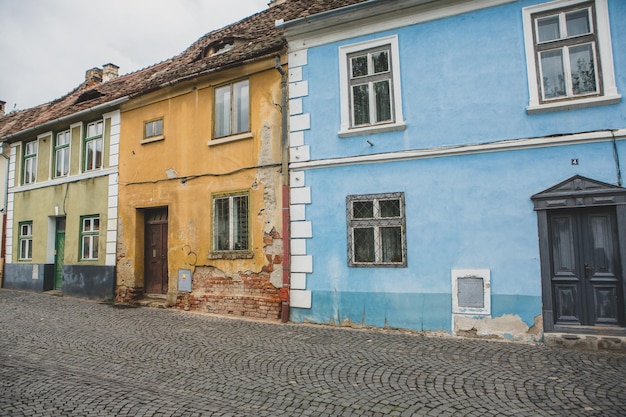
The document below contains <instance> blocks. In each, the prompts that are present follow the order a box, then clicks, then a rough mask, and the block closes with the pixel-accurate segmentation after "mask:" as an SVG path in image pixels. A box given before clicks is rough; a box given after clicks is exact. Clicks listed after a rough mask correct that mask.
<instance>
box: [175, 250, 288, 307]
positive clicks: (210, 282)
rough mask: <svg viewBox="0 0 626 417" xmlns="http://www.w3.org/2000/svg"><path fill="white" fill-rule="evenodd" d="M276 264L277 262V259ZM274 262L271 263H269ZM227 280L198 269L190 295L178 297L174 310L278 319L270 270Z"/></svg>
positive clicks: (276, 292) (214, 270)
mask: <svg viewBox="0 0 626 417" xmlns="http://www.w3.org/2000/svg"><path fill="white" fill-rule="evenodd" d="M277 260H279V259H277ZM272 261H274V259H272ZM267 266H268V265H266V266H265V267H264V268H263V271H262V272H258V273H257V272H251V271H247V272H241V273H237V274H236V276H235V277H227V276H225V275H224V273H223V272H222V271H220V270H218V269H217V268H214V267H198V268H196V270H195V272H194V274H193V283H192V292H191V293H190V294H185V293H180V294H178V298H177V307H179V308H185V309H189V310H195V311H203V312H208V313H215V314H223V315H234V316H244V317H257V318H272V319H277V318H280V311H281V309H280V306H281V304H280V296H279V288H276V287H274V286H273V285H272V284H271V283H270V273H271V271H269V270H268V269H271V266H272V264H269V266H270V268H267Z"/></svg>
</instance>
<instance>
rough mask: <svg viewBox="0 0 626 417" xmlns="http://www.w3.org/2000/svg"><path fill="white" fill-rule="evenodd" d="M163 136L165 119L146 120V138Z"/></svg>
mask: <svg viewBox="0 0 626 417" xmlns="http://www.w3.org/2000/svg"><path fill="white" fill-rule="evenodd" d="M159 136H163V119H158V120H152V121H150V122H146V123H145V126H144V138H145V139H153V138H156V137H159Z"/></svg>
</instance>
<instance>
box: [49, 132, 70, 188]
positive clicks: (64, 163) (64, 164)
mask: <svg viewBox="0 0 626 417" xmlns="http://www.w3.org/2000/svg"><path fill="white" fill-rule="evenodd" d="M63 136H65V137H67V143H64V144H61V145H59V137H63ZM71 143H72V131H71V129H68V130H64V131H63V132H58V133H57V134H56V135H55V136H54V164H53V166H52V169H53V175H52V177H53V178H59V177H67V175H68V174H69V172H70V145H71ZM59 154H61V156H63V155H64V154H67V158H59ZM59 161H61V169H62V170H63V171H64V172H63V173H61V174H59V173H58V172H59V170H58V168H59Z"/></svg>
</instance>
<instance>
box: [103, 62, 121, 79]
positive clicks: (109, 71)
mask: <svg viewBox="0 0 626 417" xmlns="http://www.w3.org/2000/svg"><path fill="white" fill-rule="evenodd" d="M119 69H120V67H118V66H117V65H115V64H111V63H108V64H104V65H103V66H102V82H105V83H106V82H107V81H111V80H112V79H114V78H117V76H118V70H119Z"/></svg>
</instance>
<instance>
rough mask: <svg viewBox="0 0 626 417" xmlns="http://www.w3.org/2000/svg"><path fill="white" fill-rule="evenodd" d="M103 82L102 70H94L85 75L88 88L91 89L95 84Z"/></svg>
mask: <svg viewBox="0 0 626 417" xmlns="http://www.w3.org/2000/svg"><path fill="white" fill-rule="evenodd" d="M101 82H102V70H101V69H100V68H92V69H89V70H87V72H86V73H85V83H86V84H87V87H91V86H93V85H94V84H100V83H101Z"/></svg>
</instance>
